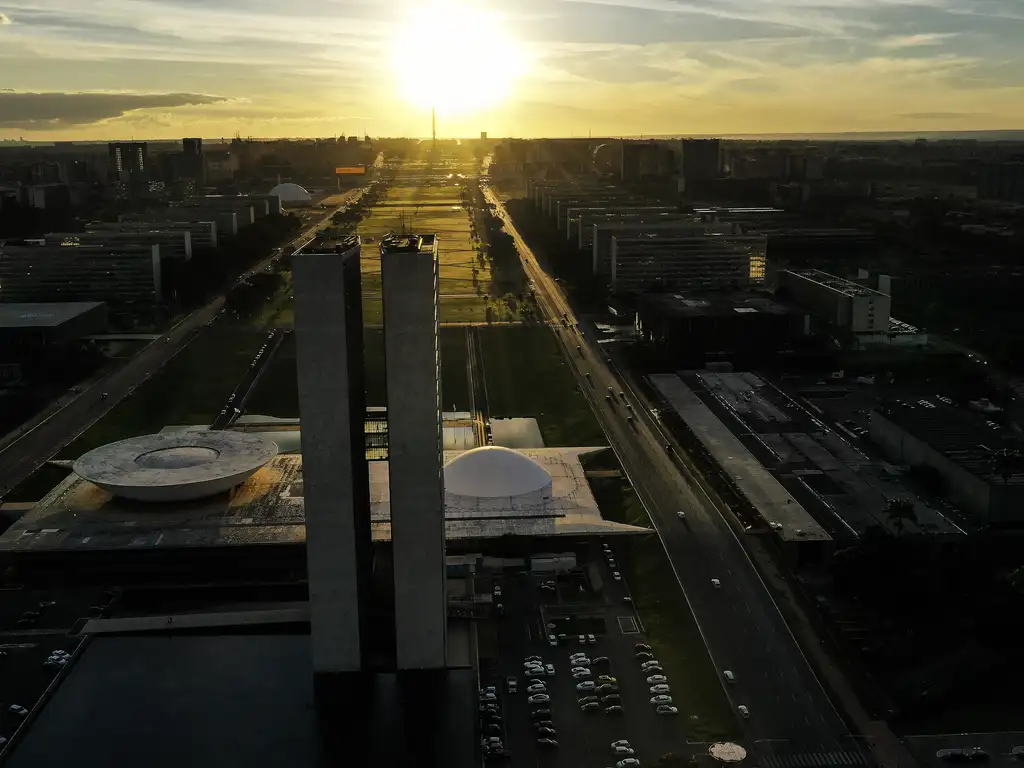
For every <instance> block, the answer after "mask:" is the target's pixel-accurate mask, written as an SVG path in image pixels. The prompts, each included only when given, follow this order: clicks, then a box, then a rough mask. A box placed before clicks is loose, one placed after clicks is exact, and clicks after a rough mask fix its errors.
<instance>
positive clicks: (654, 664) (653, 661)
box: [640, 659, 661, 670]
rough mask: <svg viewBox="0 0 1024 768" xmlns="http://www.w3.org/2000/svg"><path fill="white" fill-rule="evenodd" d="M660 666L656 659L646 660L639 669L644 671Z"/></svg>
mask: <svg viewBox="0 0 1024 768" xmlns="http://www.w3.org/2000/svg"><path fill="white" fill-rule="evenodd" d="M660 666H661V664H660V663H659V661H658V660H657V659H648V660H647V661H645V662H644V663H643V664H641V665H640V669H645V670H646V669H650V668H651V667H660Z"/></svg>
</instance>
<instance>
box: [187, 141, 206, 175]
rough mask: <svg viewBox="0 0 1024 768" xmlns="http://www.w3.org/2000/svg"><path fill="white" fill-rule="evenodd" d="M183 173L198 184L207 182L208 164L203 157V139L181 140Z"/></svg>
mask: <svg viewBox="0 0 1024 768" xmlns="http://www.w3.org/2000/svg"><path fill="white" fill-rule="evenodd" d="M181 149H182V152H181V155H182V164H181V173H182V176H183V177H184V178H186V179H191V180H192V181H194V182H196V183H197V184H203V183H205V182H206V165H205V162H204V157H203V140H202V139H182V140H181Z"/></svg>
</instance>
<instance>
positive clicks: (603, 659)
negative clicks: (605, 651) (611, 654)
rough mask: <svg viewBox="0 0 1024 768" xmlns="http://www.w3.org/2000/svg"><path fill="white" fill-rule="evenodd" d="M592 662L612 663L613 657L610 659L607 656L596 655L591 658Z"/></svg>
mask: <svg viewBox="0 0 1024 768" xmlns="http://www.w3.org/2000/svg"><path fill="white" fill-rule="evenodd" d="M590 663H591V664H611V659H609V658H608V657H607V656H595V657H594V658H593V659H592V660H591V662H590Z"/></svg>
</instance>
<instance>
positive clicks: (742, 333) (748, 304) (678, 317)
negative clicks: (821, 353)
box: [637, 291, 808, 370]
mask: <svg viewBox="0 0 1024 768" xmlns="http://www.w3.org/2000/svg"><path fill="white" fill-rule="evenodd" d="M807 319H808V318H807V317H806V316H805V315H804V313H803V312H801V311H799V310H796V309H791V308H789V307H785V306H783V305H782V304H780V303H779V302H777V301H775V300H774V299H773V297H772V296H771V295H770V294H764V293H759V292H755V291H748V292H728V291H724V292H717V291H715V292H710V293H701V294H679V293H651V294H644V295H643V296H641V297H640V301H639V305H638V307H637V332H638V334H639V336H640V337H641V338H642V339H643V340H644V342H645V344H646V345H648V346H649V348H651V349H652V350H656V351H657V352H658V353H659V354H661V355H662V356H664V358H665V359H667V360H669V361H671V363H672V364H673V365H675V366H677V367H683V368H694V369H696V368H703V367H704V366H705V365H706V364H708V363H710V362H720V361H728V362H732V363H735V364H736V365H737V367H739V368H740V369H741V370H742V369H745V368H747V367H750V366H758V365H763V364H765V363H769V362H771V361H772V359H773V357H774V356H775V355H776V354H778V352H780V351H781V350H784V349H786V348H788V347H791V346H792V345H793V344H794V343H795V342H796V341H797V340H798V339H800V338H802V337H803V336H805V335H806V333H807V331H808V324H807Z"/></svg>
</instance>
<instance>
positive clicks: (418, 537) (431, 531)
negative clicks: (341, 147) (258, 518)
mask: <svg viewBox="0 0 1024 768" xmlns="http://www.w3.org/2000/svg"><path fill="white" fill-rule="evenodd" d="M437 247H438V243H437V238H436V236H435V235H412V236H388V237H386V238H384V239H382V240H381V243H380V257H381V273H382V274H381V277H382V291H383V304H384V349H385V365H386V380H387V420H388V455H389V483H390V502H391V541H392V558H393V566H392V567H391V569H390V571H388V568H387V567H386V566H382V565H380V564H378V567H377V568H376V569H375V567H374V555H375V552H374V548H373V543H372V535H371V520H370V487H369V470H368V465H367V458H366V438H365V420H366V390H365V385H364V380H365V373H364V365H363V308H362V287H361V282H362V276H361V272H360V249H361V243H360V240H359V238H357V237H351V238H346V239H344V240H340V241H331V242H329V243H314V244H313V245H312V246H311V247H307V248H306V249H304V250H303V251H302V252H301V253H299V254H297V255H296V256H295V263H294V272H293V279H294V289H295V290H294V292H295V335H296V344H297V357H298V359H297V363H298V384H299V409H300V416H301V425H302V465H303V483H304V497H305V515H306V553H307V554H306V557H307V568H308V574H309V604H310V622H311V632H312V651H313V665H314V671H315V672H316V673H317V674H318V675H334V674H347V673H358V672H375V671H386V670H387V668H388V667H390V668H391V669H396V670H398V671H403V670H440V669H444V668H445V666H446V659H447V652H446V646H447V637H446V624H447V602H446V596H445V562H444V558H445V529H444V480H443V474H442V472H443V463H444V460H443V452H442V446H443V443H442V433H441V392H440V388H441V384H440V378H441V377H440V352H439V341H438V333H439V318H438V257H437V253H438V252H437ZM382 571H388V572H387V573H385V574H382ZM392 581H393V585H392ZM382 585H383V586H382ZM392 598H393V611H392V609H391V605H392ZM382 604H384V605H386V606H387V608H386V610H383V611H382V610H381V605H382ZM382 613H383V614H384V616H383V618H382ZM392 633H393V634H392ZM388 635H392V636H390V637H389V636H388ZM381 649H388V650H386V651H384V652H383V653H382V651H381Z"/></svg>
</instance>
